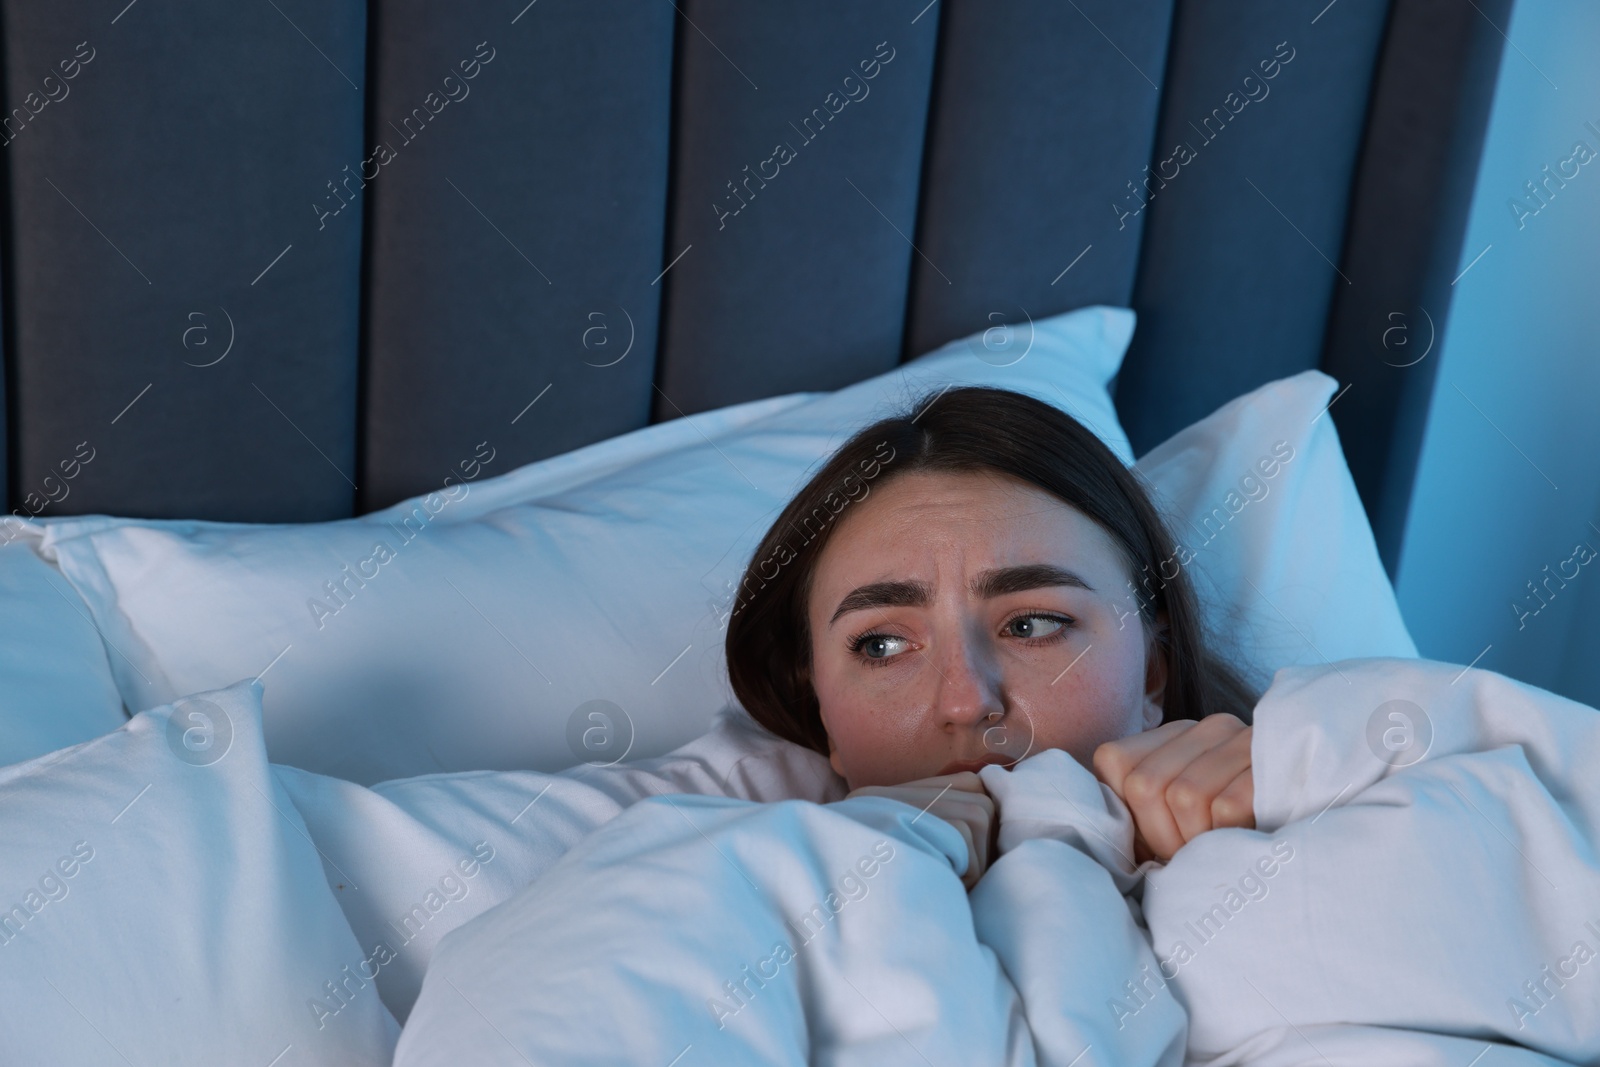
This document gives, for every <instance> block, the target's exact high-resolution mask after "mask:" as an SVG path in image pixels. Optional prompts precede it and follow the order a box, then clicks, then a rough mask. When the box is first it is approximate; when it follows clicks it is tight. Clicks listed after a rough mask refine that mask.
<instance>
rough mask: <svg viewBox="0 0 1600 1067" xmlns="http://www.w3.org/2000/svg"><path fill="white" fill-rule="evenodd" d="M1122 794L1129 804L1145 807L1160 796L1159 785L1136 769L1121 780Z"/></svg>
mask: <svg viewBox="0 0 1600 1067" xmlns="http://www.w3.org/2000/svg"><path fill="white" fill-rule="evenodd" d="M1122 792H1123V794H1124V796H1125V798H1126V800H1127V801H1128V803H1130V804H1140V805H1146V804H1149V803H1150V802H1151V801H1154V800H1156V799H1158V798H1159V797H1160V795H1161V792H1162V790H1161V783H1159V782H1157V781H1156V780H1155V779H1154V778H1152V777H1151V776H1150V775H1148V774H1144V773H1141V772H1140V771H1138V770H1137V769H1135V770H1133V771H1131V772H1130V773H1129V774H1128V776H1127V777H1126V778H1124V779H1123V780H1122Z"/></svg>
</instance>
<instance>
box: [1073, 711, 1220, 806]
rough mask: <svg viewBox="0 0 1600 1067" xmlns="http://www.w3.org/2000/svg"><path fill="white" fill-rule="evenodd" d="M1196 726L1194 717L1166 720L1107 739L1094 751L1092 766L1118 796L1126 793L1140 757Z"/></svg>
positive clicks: (1141, 758) (1096, 773)
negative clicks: (1124, 787)
mask: <svg viewBox="0 0 1600 1067" xmlns="http://www.w3.org/2000/svg"><path fill="white" fill-rule="evenodd" d="M1194 726H1195V720H1194V719H1175V720H1173V721H1172V722H1164V723H1162V724H1161V725H1160V726H1157V727H1156V728H1155V729H1153V730H1146V731H1144V732H1143V733H1138V734H1134V735H1133V736H1131V737H1124V738H1120V739H1118V740H1116V741H1107V742H1105V743H1104V744H1103V745H1101V746H1100V747H1098V748H1096V749H1095V750H1094V756H1093V757H1092V758H1091V760H1090V762H1091V763H1092V764H1093V765H1094V766H1093V768H1092V769H1093V771H1094V775H1095V777H1096V778H1098V779H1100V780H1101V781H1102V782H1104V783H1105V784H1106V785H1108V786H1110V787H1111V791H1112V792H1113V793H1115V794H1117V796H1119V797H1121V796H1123V793H1122V786H1123V782H1124V781H1125V780H1126V779H1127V777H1128V774H1129V772H1131V771H1132V770H1133V769H1134V768H1135V767H1137V766H1138V765H1139V761H1140V760H1143V759H1144V758H1145V757H1146V756H1148V755H1150V753H1152V752H1154V751H1155V750H1156V749H1158V748H1160V747H1161V746H1162V745H1165V744H1166V743H1167V742H1169V741H1171V740H1172V739H1173V738H1174V737H1177V736H1178V735H1180V734H1183V733H1185V732H1187V731H1188V730H1190V729H1192V728H1193V727H1194ZM1123 799H1127V798H1126V797H1123Z"/></svg>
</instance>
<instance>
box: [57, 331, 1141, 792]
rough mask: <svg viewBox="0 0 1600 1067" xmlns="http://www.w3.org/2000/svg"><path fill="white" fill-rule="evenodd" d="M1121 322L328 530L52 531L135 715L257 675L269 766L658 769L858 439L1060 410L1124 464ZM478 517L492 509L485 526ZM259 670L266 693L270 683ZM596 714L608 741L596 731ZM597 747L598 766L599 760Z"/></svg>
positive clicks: (534, 467) (702, 421) (1025, 334)
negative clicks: (739, 622) (967, 402)
mask: <svg viewBox="0 0 1600 1067" xmlns="http://www.w3.org/2000/svg"><path fill="white" fill-rule="evenodd" d="M1132 330H1133V313H1132V312H1130V311H1128V310H1126V309H1123V308H1109V307H1092V308H1085V309H1082V310H1079V311H1074V312H1069V313H1067V314H1064V315H1059V316H1055V317H1053V318H1049V319H1044V320H1040V321H1038V322H1036V323H1034V324H1032V326H1031V329H1029V328H1024V329H1022V330H1016V329H1009V328H1008V329H1007V330H999V331H997V330H989V331H985V332H983V333H980V334H975V335H973V336H972V337H970V338H965V339H962V340H959V341H955V342H952V343H950V344H948V345H946V346H944V347H943V348H941V349H939V350H938V351H936V352H934V353H931V354H929V355H927V356H924V357H923V358H921V359H918V360H915V361H913V362H912V363H909V364H906V365H903V366H901V367H900V368H897V369H896V370H895V371H892V372H890V373H888V374H883V375H879V376H878V377H875V378H872V379H869V380H867V381H863V382H859V383H857V384H855V385H852V386H850V387H848V388H846V389H842V390H839V391H837V392H833V393H826V394H814V395H805V394H802V395H801V396H799V397H790V398H779V399H777V400H767V401H758V402H755V403H754V404H749V405H739V406H737V407H735V408H729V409H724V410H722V411H720V412H713V413H711V414H709V415H695V416H691V417H689V418H687V419H679V420H676V421H674V422H669V423H664V424H661V425H659V426H651V427H647V428H645V429H643V430H639V431H636V432H635V433H633V434H628V435H624V438H622V439H618V440H617V441H611V442H602V443H601V444H599V445H596V446H592V447H591V448H589V449H581V450H579V451H578V452H577V453H573V454H571V455H569V456H562V457H556V458H555V459H552V460H547V461H543V462H541V463H536V464H530V465H528V466H527V467H524V468H521V469H519V470H517V471H514V472H512V473H510V474H508V475H506V476H504V477H503V478H502V479H488V480H485V481H474V480H473V479H474V477H475V476H477V475H480V474H481V473H482V472H483V470H484V469H485V467H486V465H490V464H492V462H493V457H494V448H493V442H492V441H491V442H485V443H484V444H482V445H480V446H479V449H478V451H477V453H476V454H475V455H474V456H473V457H472V458H470V459H463V460H462V461H461V463H460V464H459V467H460V472H459V473H454V474H452V475H450V476H449V477H446V478H445V479H444V482H443V484H442V485H441V488H440V491H438V492H434V493H429V494H427V495H425V496H423V497H419V498H416V499H414V500H412V501H407V502H404V503H403V504H401V505H397V506H396V507H394V508H389V509H385V510H384V511H381V512H377V513H374V514H373V515H369V516H364V517H362V518H359V519H350V520H344V521H340V522H332V523H318V524H304V525H260V524H257V525H242V524H232V523H213V522H196V521H171V520H169V521H156V522H151V521H134V520H118V519H111V518H108V517H105V516H91V517H88V518H86V519H79V520H72V519H64V520H56V521H53V522H50V523H49V524H48V525H47V531H46V536H45V539H44V542H43V545H42V547H41V551H42V552H43V553H44V554H45V555H46V557H47V558H50V559H53V560H54V561H55V562H56V563H57V564H58V566H59V567H60V568H61V571H62V573H63V574H64V575H65V576H66V577H67V578H68V579H69V580H70V581H71V582H72V583H73V585H75V586H76V587H77V588H78V590H79V592H80V593H82V595H83V596H84V598H85V600H86V601H87V602H88V603H89V605H90V607H91V610H92V611H93V613H94V617H95V620H96V621H97V623H98V624H99V625H100V627H101V628H102V631H103V632H104V633H105V635H106V639H107V641H108V643H109V644H111V645H113V646H114V647H116V648H118V649H120V650H121V651H122V652H123V653H125V654H126V656H127V657H128V659H127V661H124V660H122V659H121V657H118V658H116V659H115V660H114V661H113V663H112V667H113V670H114V671H115V673H116V677H117V682H118V685H119V687H120V689H121V691H122V695H123V698H124V700H125V701H126V702H127V704H128V706H129V707H130V708H139V707H146V706H149V705H151V704H156V703H161V702H163V701H169V700H172V699H174V698H175V697H176V696H178V695H179V694H182V693H188V692H195V691H198V690H201V689H206V688H212V687H215V686H218V685H220V684H223V683H225V682H227V681H228V680H231V679H234V678H239V677H256V676H260V675H263V674H265V675H266V676H267V677H269V678H270V679H271V682H272V684H271V685H270V686H269V687H268V688H267V697H266V701H265V733H266V742H267V749H268V751H269V752H270V753H271V756H272V759H273V760H274V761H275V762H280V763H286V764H291V765H293V766H297V767H301V768H304V769H307V770H312V771H317V772H319V773H323V774H328V775H332V776H335V777H341V778H346V779H349V780H352V781H356V782H362V783H372V782H376V781H380V780H383V779H387V778H396V777H403V776H411V775H416V774H421V773H427V772H434V771H451V770H463V769H477V768H503V769H509V768H531V769H534V770H540V771H555V770H559V769H560V768H562V767H566V766H571V765H572V764H574V763H578V762H580V761H584V760H590V759H593V758H595V757H596V756H597V755H598V756H604V757H605V758H616V759H620V758H623V757H627V758H639V757H645V756H653V755H658V754H661V753H665V752H668V751H670V750H672V749H673V748H675V747H677V746H679V745H682V744H684V743H685V742H687V741H689V740H691V739H693V738H694V737H697V736H699V735H700V734H702V733H704V732H705V731H706V729H707V727H708V726H709V725H710V719H711V716H712V714H713V713H714V711H715V710H716V709H717V708H719V707H721V706H722V705H724V704H725V703H727V702H729V701H730V700H731V699H732V691H731V688H730V687H729V685H728V682H727V672H726V666H725V664H724V662H723V641H722V637H723V626H724V617H725V615H726V612H727V610H728V609H729V608H731V603H732V599H733V590H734V588H735V585H736V583H737V580H738V578H739V576H740V574H741V572H742V570H743V568H744V565H745V562H746V561H747V560H748V558H749V555H750V553H751V551H752V550H753V548H754V546H755V545H756V543H757V542H758V541H759V540H760V537H761V535H762V534H763V533H764V532H765V530H766V527H767V525H768V524H769V523H770V522H771V521H772V518H773V517H774V516H775V515H776V514H777V513H778V512H779V511H780V510H781V509H782V508H783V506H784V505H785V504H786V503H787V502H788V500H789V498H790V497H791V496H792V495H793V493H794V492H795V491H796V490H797V489H798V488H799V487H800V485H801V484H802V483H803V482H804V481H805V479H806V477H807V475H808V474H809V472H810V471H812V470H813V469H815V467H816V466H818V465H820V463H821V462H822V461H823V460H824V459H825V458H826V457H827V456H828V455H829V454H830V453H831V452H832V451H833V450H834V448H836V447H837V446H838V445H839V444H840V443H842V442H843V440H844V439H845V438H846V437H848V436H849V435H851V434H852V433H854V432H855V431H857V430H858V429H860V428H861V427H862V426H863V425H865V424H866V423H868V422H870V421H872V420H874V419H876V418H877V417H880V416H881V415H883V414H887V413H888V412H889V411H890V410H891V409H898V408H901V407H903V406H904V405H905V404H907V403H909V402H910V401H911V400H913V399H914V398H916V397H918V396H920V395H922V394H923V393H924V392H927V391H930V390H935V389H937V388H939V387H941V386H944V385H948V384H978V385H991V386H998V387H1002V388H1009V389H1015V390H1018V391H1021V392H1027V393H1030V394H1032V395H1034V396H1037V397H1040V398H1042V399H1044V400H1046V401H1049V402H1051V403H1055V404H1058V405H1065V406H1066V407H1067V409H1068V410H1069V411H1071V412H1072V413H1073V414H1074V415H1076V416H1077V417H1078V418H1079V419H1080V420H1081V421H1083V422H1084V423H1085V424H1086V425H1088V426H1090V427H1091V428H1092V429H1094V430H1095V431H1096V432H1098V433H1099V434H1101V435H1102V437H1103V438H1104V439H1105V440H1106V442H1107V444H1108V445H1110V446H1111V448H1112V449H1113V451H1115V452H1116V453H1117V454H1118V455H1119V456H1121V457H1122V458H1123V459H1124V460H1125V461H1127V462H1131V461H1132V458H1133V457H1132V451H1131V449H1130V448H1129V446H1128V442H1127V438H1126V436H1125V435H1124V434H1123V432H1122V429H1121V427H1120V425H1119V424H1118V423H1117V420H1116V416H1115V411H1114V409H1113V407H1112V404H1111V399H1110V397H1109V395H1108V394H1107V392H1106V384H1107V383H1108V382H1109V381H1110V380H1111V378H1112V377H1113V376H1114V375H1115V374H1116V372H1117V370H1118V368H1119V367H1120V366H1121V363H1122V356H1123V353H1124V351H1125V350H1126V348H1127V344H1128V340H1129V338H1130V337H1131V335H1132ZM490 505H493V506H492V507H491V506H490ZM269 672H270V673H269ZM596 707H601V708H603V714H604V716H605V717H606V718H607V720H608V722H610V723H611V724H612V726H613V727H615V729H600V728H596V727H593V726H591V720H590V715H591V713H592V712H594V709H595V708H596ZM602 734H603V735H604V738H605V744H606V745H607V746H609V747H607V748H606V749H605V751H604V752H597V751H596V750H595V749H594V745H593V742H594V740H595V739H596V738H599V737H600V736H601V735H602Z"/></svg>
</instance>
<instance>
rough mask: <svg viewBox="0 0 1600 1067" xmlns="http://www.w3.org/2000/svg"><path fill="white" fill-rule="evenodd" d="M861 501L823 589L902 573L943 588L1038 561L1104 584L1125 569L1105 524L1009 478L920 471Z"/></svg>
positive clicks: (823, 568) (831, 555)
mask: <svg viewBox="0 0 1600 1067" xmlns="http://www.w3.org/2000/svg"><path fill="white" fill-rule="evenodd" d="M874 496H876V497H877V499H873V497H874ZM853 506H857V507H858V508H859V510H858V511H857V512H856V513H855V514H854V515H851V516H849V517H848V521H843V522H841V523H840V525H839V527H838V528H837V529H836V530H835V532H834V535H833V537H832V538H830V539H829V541H828V544H827V546H826V548H825V550H824V552H823V555H822V558H821V559H820V560H819V561H818V568H817V569H818V574H817V575H816V579H817V581H816V585H817V587H818V589H819V590H827V591H833V590H834V589H836V588H838V587H843V586H850V587H852V588H853V587H854V586H855V585H858V584H861V583H864V582H872V581H883V580H900V579H908V580H913V581H922V582H926V583H929V584H931V585H933V586H935V587H937V586H938V584H939V583H940V582H941V580H942V581H945V582H950V581H957V582H961V583H966V582H968V581H969V580H970V579H971V578H972V577H973V576H974V575H976V574H977V573H979V572H981V571H985V570H989V569H993V568H997V567H1014V566H1020V565H1025V564H1034V563H1047V564H1054V565H1057V566H1060V567H1064V568H1067V569H1070V570H1073V571H1076V572H1077V573H1079V574H1081V575H1083V577H1084V578H1085V579H1087V580H1088V582H1089V583H1090V584H1091V585H1095V584H1100V583H1106V582H1108V581H1110V580H1111V579H1113V577H1114V576H1115V575H1116V574H1117V572H1118V571H1119V570H1120V567H1121V559H1120V553H1119V552H1118V550H1117V547H1116V544H1115V542H1114V541H1113V540H1112V539H1111V537H1110V535H1108V534H1107V533H1106V532H1105V530H1103V529H1102V528H1101V527H1100V525H1099V524H1098V523H1096V522H1095V521H1094V520H1092V519H1090V518H1089V517H1088V516H1087V515H1085V514H1083V512H1081V511H1079V510H1078V509H1077V508H1075V507H1073V506H1072V505H1070V504H1067V503H1066V502H1065V501H1062V500H1060V499H1058V498H1057V497H1055V496H1053V495H1052V494H1050V493H1047V492H1045V491H1044V490H1042V489H1038V488H1036V487H1034V486H1032V485H1030V484H1028V483H1026V482H1023V481H1020V480H1019V479H1014V478H1009V477H1006V476H997V477H993V478H987V477H978V476H974V475H969V474H957V475H951V474H940V475H935V476H925V475H924V474H923V472H918V473H917V474H908V475H904V476H902V477H901V478H900V479H897V480H896V481H895V482H893V483H890V484H889V485H887V486H884V487H883V489H882V490H881V491H880V492H878V493H874V494H873V495H872V496H868V497H866V498H864V499H863V500H862V501H860V503H859V505H853ZM1097 579H1098V582H1097ZM1114 584H1117V585H1120V579H1116V580H1115V583H1114Z"/></svg>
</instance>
